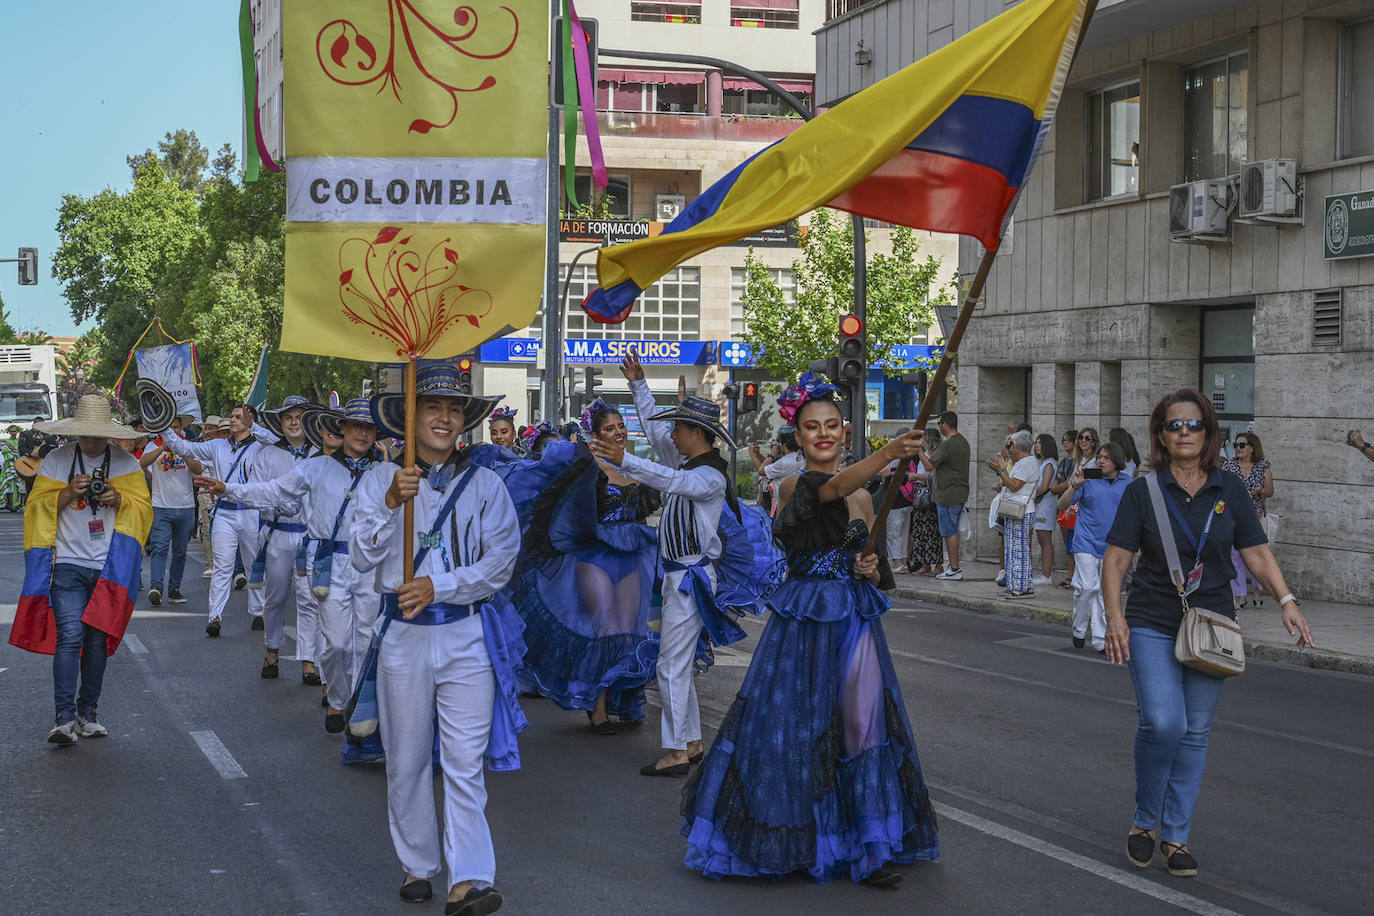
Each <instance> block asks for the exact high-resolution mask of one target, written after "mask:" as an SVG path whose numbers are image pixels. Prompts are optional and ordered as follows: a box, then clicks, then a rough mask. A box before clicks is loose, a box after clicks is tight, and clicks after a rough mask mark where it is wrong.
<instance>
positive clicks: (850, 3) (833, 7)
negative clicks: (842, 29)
mask: <svg viewBox="0 0 1374 916" xmlns="http://www.w3.org/2000/svg"><path fill="white" fill-rule="evenodd" d="M885 2H887V0H825V21H826V22H830V21H831V20H832V19H839V18H840V17H841V16H847V15H849V14H850V13H852V12H854V11H855V10H857V9H862V8H863V7H865V6H873V5H875V4H878V3H885Z"/></svg>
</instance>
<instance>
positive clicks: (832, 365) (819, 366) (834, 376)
mask: <svg viewBox="0 0 1374 916" xmlns="http://www.w3.org/2000/svg"><path fill="white" fill-rule="evenodd" d="M806 368H807V369H809V370H811V371H812V372H814V373H816V374H817V375H823V376H825V377H826V379H827V380H829V381H831V382H838V381H840V358H839V357H838V356H832V357H830V358H829V359H813V360H811V362H809V363H808V364H807V366H806Z"/></svg>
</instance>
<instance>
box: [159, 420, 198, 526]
mask: <svg viewBox="0 0 1374 916" xmlns="http://www.w3.org/2000/svg"><path fill="white" fill-rule="evenodd" d="M168 432H169V433H170V432H171V430H168ZM149 447H150V448H157V446H156V445H152V444H150V446H149ZM148 489H149V490H150V491H151V493H152V497H153V508H154V509H194V508H195V505H196V491H195V486H194V485H193V484H192V483H191V469H190V468H188V467H187V466H186V459H185V458H182V457H180V456H178V455H174V454H172V453H171V452H169V451H167V449H165V448H164V449H162V451H161V452H159V453H158V456H157V460H155V461H154V462H153V463H152V464H150V465H148Z"/></svg>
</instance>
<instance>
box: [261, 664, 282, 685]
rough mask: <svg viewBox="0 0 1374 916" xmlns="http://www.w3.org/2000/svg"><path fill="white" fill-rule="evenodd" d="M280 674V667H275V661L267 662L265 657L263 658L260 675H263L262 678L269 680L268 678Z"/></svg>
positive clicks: (273, 678) (272, 678)
mask: <svg viewBox="0 0 1374 916" xmlns="http://www.w3.org/2000/svg"><path fill="white" fill-rule="evenodd" d="M280 674H281V669H280V668H279V667H277V663H276V662H268V661H267V660H266V659H263V663H262V677H263V680H268V681H270V680H275V679H276V678H277V677H278V676H279V675H280Z"/></svg>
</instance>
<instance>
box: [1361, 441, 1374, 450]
mask: <svg viewBox="0 0 1374 916" xmlns="http://www.w3.org/2000/svg"><path fill="white" fill-rule="evenodd" d="M1371 446H1374V442H1366V443H1365V444H1364V445H1361V446H1360V451H1364V450H1365V449H1367V448H1370V447H1371Z"/></svg>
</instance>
